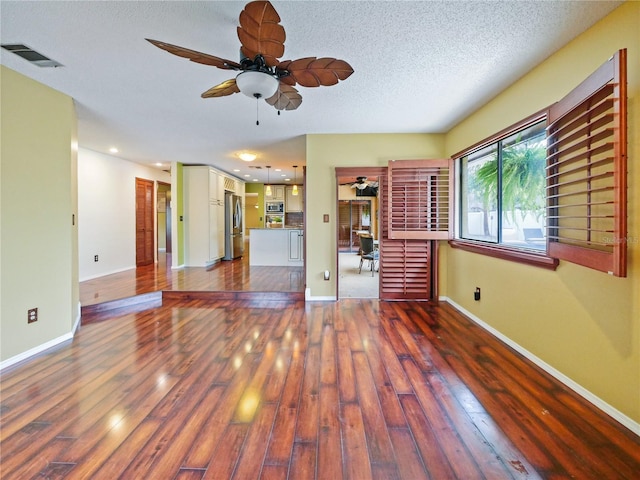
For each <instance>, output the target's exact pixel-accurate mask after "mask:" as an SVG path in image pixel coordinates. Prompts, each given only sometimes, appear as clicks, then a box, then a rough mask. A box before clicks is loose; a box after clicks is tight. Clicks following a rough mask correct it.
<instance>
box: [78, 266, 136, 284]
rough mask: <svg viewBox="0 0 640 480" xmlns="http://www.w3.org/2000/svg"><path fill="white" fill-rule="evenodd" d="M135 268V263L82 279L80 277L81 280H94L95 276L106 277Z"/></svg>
mask: <svg viewBox="0 0 640 480" xmlns="http://www.w3.org/2000/svg"><path fill="white" fill-rule="evenodd" d="M135 268H136V266H135V265H134V266H132V267H124V268H118V269H116V270H110V271H108V272H100V273H97V274H95V275H90V276H88V277H82V278H81V279H79V281H80V282H86V281H87V280H93V279H94V278H100V277H104V276H105V275H112V274H114V273H120V272H126V271H127V270H134V269H135Z"/></svg>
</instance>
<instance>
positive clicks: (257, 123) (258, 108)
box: [253, 93, 262, 125]
mask: <svg viewBox="0 0 640 480" xmlns="http://www.w3.org/2000/svg"><path fill="white" fill-rule="evenodd" d="M253 96H254V97H256V125H260V115H259V111H260V107H259V105H258V103H259V100H260V97H261V96H262V95H260V94H259V93H254V94H253Z"/></svg>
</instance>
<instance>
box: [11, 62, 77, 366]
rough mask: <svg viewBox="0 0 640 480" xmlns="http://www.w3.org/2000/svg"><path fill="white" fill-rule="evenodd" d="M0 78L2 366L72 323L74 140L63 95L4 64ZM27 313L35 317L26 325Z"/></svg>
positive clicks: (71, 116)
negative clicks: (32, 311)
mask: <svg viewBox="0 0 640 480" xmlns="http://www.w3.org/2000/svg"><path fill="white" fill-rule="evenodd" d="M0 74H1V110H0V115H1V116H2V119H3V121H2V126H1V144H2V145H1V152H0V155H1V161H2V163H1V175H2V176H1V190H0V192H1V197H2V201H1V203H0V205H1V209H2V210H1V217H0V218H1V219H2V227H1V229H2V230H1V232H2V233H1V235H2V241H1V247H2V250H1V251H0V263H1V268H0V272H1V273H0V276H1V277H2V280H1V283H0V285H1V289H2V290H1V300H2V306H1V309H0V311H1V315H2V316H1V319H0V337H1V340H0V342H1V343H0V350H1V352H0V361H4V360H6V359H8V358H11V357H15V356H16V355H18V354H22V353H24V352H26V351H29V350H30V349H34V348H37V347H41V346H42V345H45V344H48V343H51V342H53V343H55V341H56V340H59V339H61V338H64V337H67V336H69V335H70V333H71V331H72V328H73V325H74V322H75V321H76V320H77V318H78V314H79V311H78V308H79V302H78V299H79V291H78V264H77V257H78V247H77V188H76V184H77V174H76V166H77V163H76V161H77V141H76V137H75V132H76V115H75V109H74V105H73V100H72V99H71V98H70V97H68V96H66V95H63V94H62V93H60V92H57V91H55V90H52V89H50V88H49V87H46V86H44V85H42V84H40V83H37V82H35V81H33V80H30V79H28V78H26V77H24V76H22V75H20V74H18V73H16V72H14V71H13V70H10V69H8V68H6V67H1V70H0ZM8 119H10V121H9V120H8ZM72 215H75V217H76V225H75V226H74V225H72ZM31 308H38V315H39V320H38V321H37V322H36V323H32V324H27V310H28V309H31Z"/></svg>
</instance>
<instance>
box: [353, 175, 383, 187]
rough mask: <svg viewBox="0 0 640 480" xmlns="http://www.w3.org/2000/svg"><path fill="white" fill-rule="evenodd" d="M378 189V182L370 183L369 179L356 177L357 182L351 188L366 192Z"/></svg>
mask: <svg viewBox="0 0 640 480" xmlns="http://www.w3.org/2000/svg"><path fill="white" fill-rule="evenodd" d="M368 187H369V188H378V182H369V181H367V177H356V181H355V182H353V183H351V188H357V189H358V190H364V189H365V188H368Z"/></svg>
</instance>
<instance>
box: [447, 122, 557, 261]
mask: <svg viewBox="0 0 640 480" xmlns="http://www.w3.org/2000/svg"><path fill="white" fill-rule="evenodd" d="M547 113H548V109H544V110H540V111H538V112H536V113H534V114H533V115H530V116H528V117H526V118H524V119H522V120H520V121H519V122H517V123H514V124H513V125H510V126H509V127H506V128H504V129H502V130H500V131H499V132H498V133H495V134H493V135H491V136H490V137H488V138H486V139H484V140H481V141H480V142H477V143H475V144H473V145H471V146H470V147H468V148H465V149H464V150H462V151H460V152H458V153H456V154H455V155H453V158H454V159H455V160H456V162H459V159H461V158H462V157H464V156H466V155H469V154H471V153H473V152H474V151H477V150H480V149H482V148H485V147H487V146H489V145H492V144H494V143H498V142H499V141H500V140H502V139H504V138H507V137H509V136H511V135H513V134H514V133H517V132H519V131H521V130H524V129H526V128H527V127H529V126H531V125H534V124H536V123H538V122H541V121H543V120H546V119H547ZM456 175H459V171H456ZM458 193H459V192H458ZM458 207H459V205H456V206H455V207H454V208H456V213H459V208H458ZM449 245H450V246H451V247H452V248H458V249H460V250H465V251H467V252H472V253H479V254H481V255H487V256H490V257H494V258H499V259H501V260H509V261H513V262H518V263H523V264H525V265H532V266H535V267H541V268H546V269H549V270H555V269H556V268H557V267H558V260H557V259H555V258H552V257H550V256H549V255H548V254H547V250H546V249H545V250H544V251H543V250H538V251H536V250H532V249H525V248H518V247H514V246H510V245H505V244H500V243H489V242H483V241H482V240H472V239H466V238H460V237H458V236H456V237H455V238H454V239H452V240H450V241H449Z"/></svg>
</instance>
